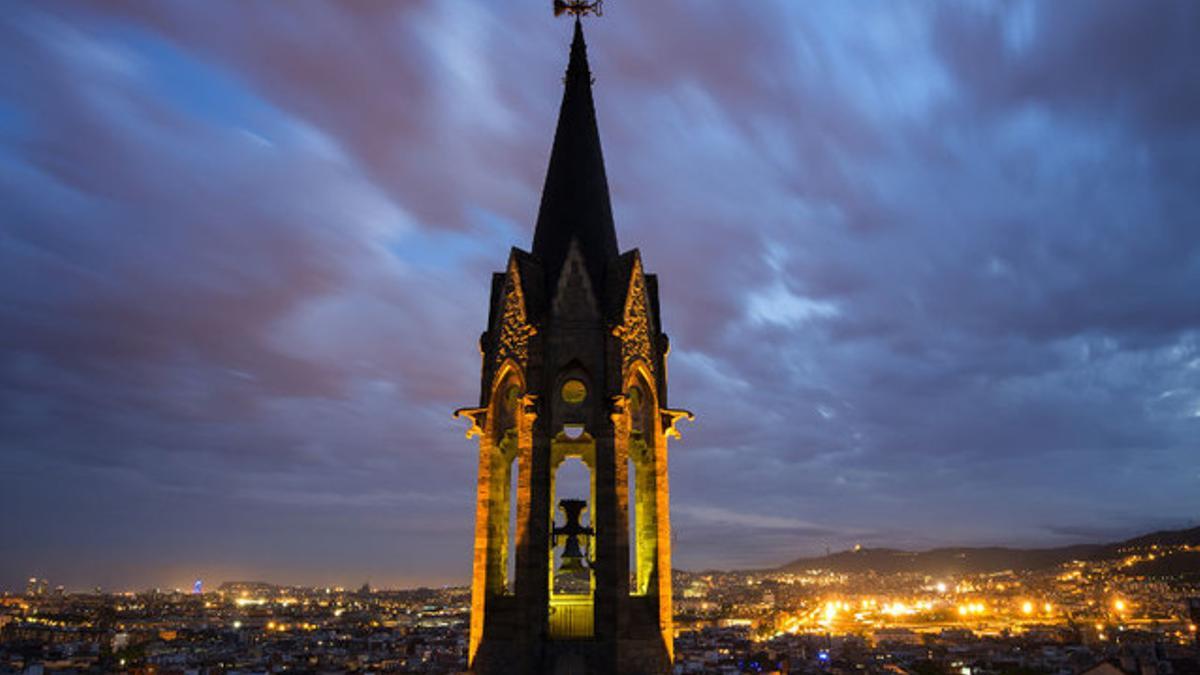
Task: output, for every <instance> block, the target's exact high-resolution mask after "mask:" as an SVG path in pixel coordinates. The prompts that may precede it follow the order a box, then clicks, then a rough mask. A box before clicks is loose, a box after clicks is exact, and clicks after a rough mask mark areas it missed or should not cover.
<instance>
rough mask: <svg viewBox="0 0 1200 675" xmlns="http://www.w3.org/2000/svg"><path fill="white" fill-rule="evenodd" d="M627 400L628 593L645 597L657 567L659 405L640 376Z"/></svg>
mask: <svg viewBox="0 0 1200 675" xmlns="http://www.w3.org/2000/svg"><path fill="white" fill-rule="evenodd" d="M625 396H626V410H627V412H628V414H629V537H630V541H629V557H630V563H629V571H630V577H631V583H630V586H629V592H630V594H631V595H646V594H647V593H649V592H650V585H651V581H652V579H653V578H654V575H655V572H656V570H657V564H658V501H657V500H658V488H657V476H656V466H655V456H656V447H655V443H656V441H657V434H656V427H655V425H654V423H655V418H654V414H655V412H656V410H657V403H656V402H655V400H654V390H653V389H652V388H651V387H650V385H649V383H648V382H647V380H646V378H645V377H644V375H643V374H642V373H640V372H639V373H638V375H636V376H635V377H634V378H633V379H632V381H631V382H630V385H629V387H628V388H627V389H626V394H625Z"/></svg>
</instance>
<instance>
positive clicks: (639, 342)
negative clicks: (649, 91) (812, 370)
mask: <svg viewBox="0 0 1200 675" xmlns="http://www.w3.org/2000/svg"><path fill="white" fill-rule="evenodd" d="M479 347H480V351H481V353H482V356H483V364H482V374H481V382H480V385H481V386H480V400H479V405H478V406H477V407H472V408H464V409H462V410H459V411H458V412H457V413H456V414H457V415H461V416H464V417H467V418H469V420H470V421H471V427H470V429H469V430H468V432H467V435H468V437H478V438H479V483H478V495H477V499H478V502H477V507H476V514H475V519H476V524H475V545H474V563H473V564H474V568H473V578H472V600H471V610H472V611H471V629H470V630H471V634H470V654H469V661H470V666H471V669H472V670H473V671H474V672H476V673H500V672H503V673H555V672H558V673H618V672H619V673H667V672H670V669H671V661H672V650H673V644H672V643H673V629H672V621H671V616H672V614H671V611H672V610H671V538H670V514H669V501H668V496H669V491H668V483H667V443H666V441H667V437H668V436H671V435H677V434H676V432H675V423H676V422H677V421H678V420H679V418H681V417H690V413H687V412H686V411H682V410H672V409H670V408H669V407H667V373H666V357H667V352H668V349H669V347H668V340H667V336H666V334H664V333H663V332H662V326H661V322H660V314H659V302H658V282H657V277H656V276H655V275H653V274H647V273H646V272H645V271H644V269H643V267H642V260H641V255H640V253H639V252H638V250H637V249H633V250H630V251H626V252H624V253H622V252H620V250H619V249H618V246H617V237H616V230H615V228H614V226H613V219H612V208H611V204H610V201H609V192H608V184H607V179H606V177H605V171H604V160H603V157H602V154H601V150H600V137H599V132H598V129H597V125H596V113H595V106H594V104H593V100H592V78H591V73H590V71H589V67H588V63H587V48H586V45H585V44H584V39H583V31H582V28H581V25H580V23H579V21H578V19H577V20H576V22H575V35H574V40H573V41H572V44H571V53H570V61H569V65H568V68H567V73H566V78H565V80H564V92H563V99H562V106H561V109H560V111H559V119H558V127H557V130H556V132H555V137H554V146H553V150H552V152H551V157H550V165H549V168H548V170H547V174H546V182H545V186H544V188H543V192H542V200H541V206H540V209H539V212H538V218H537V225H536V230H535V233H534V238H533V246H532V249H531V250H530V251H524V250H521V249H517V248H514V249H512V251H511V253H510V254H509V257H508V263H507V265H506V267H505V270H504V271H503V272H500V273H497V274H494V275H493V278H492V290H491V304H490V312H489V317H488V323H487V329H486V330H485V331H484V333H483V335H482V336H481V337H480V344H479ZM568 462H577V463H580V464H582V466H583V467H585V468H586V474H587V476H588V478H587V480H586V483H585V484H587V485H589V487H586V488H583V489H581V490H579V491H581V492H583V491H586V493H587V494H565V493H564V492H566V490H565V489H560V485H561V484H560V483H558V482H557V477H558V475H559V470H560V468H561V467H562V466H563V465H564V464H565V463H568Z"/></svg>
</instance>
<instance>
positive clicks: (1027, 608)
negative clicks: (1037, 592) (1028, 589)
mask: <svg viewBox="0 0 1200 675" xmlns="http://www.w3.org/2000/svg"><path fill="white" fill-rule="evenodd" d="M1021 613H1022V614H1033V603H1032V602H1029V601H1028V600H1026V601H1025V604H1023V605H1021Z"/></svg>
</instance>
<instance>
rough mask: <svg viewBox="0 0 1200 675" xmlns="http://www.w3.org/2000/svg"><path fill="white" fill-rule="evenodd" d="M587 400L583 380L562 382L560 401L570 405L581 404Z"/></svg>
mask: <svg viewBox="0 0 1200 675" xmlns="http://www.w3.org/2000/svg"><path fill="white" fill-rule="evenodd" d="M585 398H587V385H586V384H584V383H583V380H567V381H566V382H563V386H562V399H563V400H564V401H566V402H567V403H570V404H571V405H578V404H580V403H583V399H585Z"/></svg>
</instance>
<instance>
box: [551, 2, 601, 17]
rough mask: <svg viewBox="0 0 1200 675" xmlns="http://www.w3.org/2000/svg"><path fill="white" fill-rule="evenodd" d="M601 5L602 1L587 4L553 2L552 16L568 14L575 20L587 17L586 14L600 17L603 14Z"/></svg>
mask: <svg viewBox="0 0 1200 675" xmlns="http://www.w3.org/2000/svg"><path fill="white" fill-rule="evenodd" d="M603 4H604V0H593V1H592V2H587V1H586V0H554V16H562V15H563V14H570V15H571V16H574V17H575V18H579V17H581V16H587V15H588V14H591V15H593V16H602V15H603V14H604V8H603V7H602V5H603Z"/></svg>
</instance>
